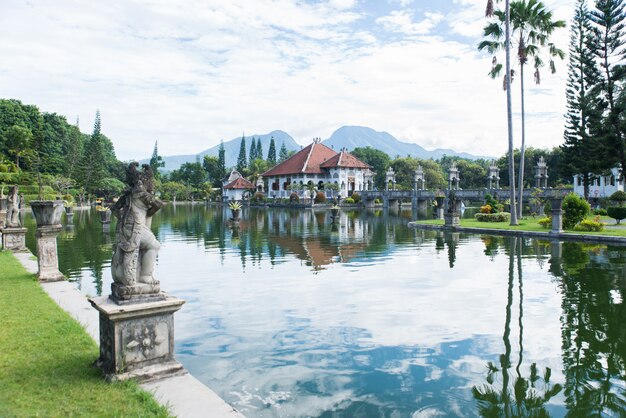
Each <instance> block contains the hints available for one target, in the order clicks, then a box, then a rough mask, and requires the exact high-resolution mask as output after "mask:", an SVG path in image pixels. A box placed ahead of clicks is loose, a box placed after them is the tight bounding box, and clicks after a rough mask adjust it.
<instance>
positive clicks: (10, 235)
mask: <svg viewBox="0 0 626 418" xmlns="http://www.w3.org/2000/svg"><path fill="white" fill-rule="evenodd" d="M0 232H2V248H4V249H5V250H9V251H14V252H15V251H26V228H19V227H18V228H10V227H8V228H2V229H1V230H0Z"/></svg>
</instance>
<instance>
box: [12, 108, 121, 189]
mask: <svg viewBox="0 0 626 418" xmlns="http://www.w3.org/2000/svg"><path fill="white" fill-rule="evenodd" d="M36 172H39V173H41V174H42V176H43V181H44V183H45V185H46V186H48V189H47V190H48V191H50V193H52V189H51V187H53V186H54V185H56V186H57V187H56V189H57V190H61V189H69V188H70V187H73V188H76V189H82V190H84V191H86V192H96V191H100V190H104V189H106V190H111V191H117V190H121V189H122V188H123V187H124V184H123V183H122V181H121V180H122V179H123V176H124V173H125V171H124V169H123V163H121V162H119V161H118V159H117V157H116V156H115V150H114V148H113V143H112V142H111V140H110V139H109V138H107V137H106V135H104V134H103V133H102V131H101V126H100V116H99V112H96V124H95V126H94V130H93V133H92V134H91V135H86V134H83V133H81V132H80V130H79V129H78V127H77V126H75V125H72V124H70V123H68V121H67V120H66V118H65V116H61V115H58V114H56V113H47V112H41V111H40V110H39V109H38V108H37V106H34V105H27V104H23V103H22V102H21V101H19V100H14V99H0V174H2V173H3V174H2V176H0V182H2V183H4V184H11V183H14V184H21V185H28V184H33V183H35V181H36V180H35V177H36V176H35V173H36ZM61 185H65V186H66V187H61Z"/></svg>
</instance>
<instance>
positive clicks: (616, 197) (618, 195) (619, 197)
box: [609, 190, 626, 206]
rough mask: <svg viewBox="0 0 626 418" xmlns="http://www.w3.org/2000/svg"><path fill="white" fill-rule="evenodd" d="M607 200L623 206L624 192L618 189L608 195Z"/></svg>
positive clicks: (625, 199) (624, 200)
mask: <svg viewBox="0 0 626 418" xmlns="http://www.w3.org/2000/svg"><path fill="white" fill-rule="evenodd" d="M609 200H611V201H613V202H617V204H618V205H619V206H624V202H626V192H623V191H621V190H618V191H616V192H615V193H613V194H612V195H611V196H609Z"/></svg>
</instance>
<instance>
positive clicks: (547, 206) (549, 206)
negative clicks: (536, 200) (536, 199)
mask: <svg viewBox="0 0 626 418" xmlns="http://www.w3.org/2000/svg"><path fill="white" fill-rule="evenodd" d="M543 214H544V215H546V216H550V214H552V204H551V203H550V202H546V203H545V204H544V205H543Z"/></svg>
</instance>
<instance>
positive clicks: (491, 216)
mask: <svg viewBox="0 0 626 418" xmlns="http://www.w3.org/2000/svg"><path fill="white" fill-rule="evenodd" d="M510 217H511V215H510V214H508V213H506V212H498V213H477V214H475V215H474V218H476V220H477V221H478V222H508V221H509V220H510Z"/></svg>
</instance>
